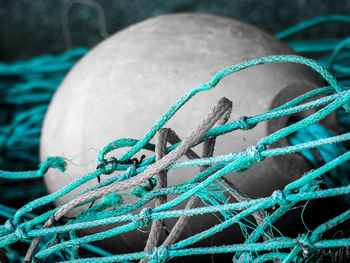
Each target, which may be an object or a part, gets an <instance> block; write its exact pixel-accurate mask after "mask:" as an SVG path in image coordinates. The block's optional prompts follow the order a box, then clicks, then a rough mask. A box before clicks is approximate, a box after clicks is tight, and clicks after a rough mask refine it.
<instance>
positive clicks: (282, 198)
mask: <svg viewBox="0 0 350 263" xmlns="http://www.w3.org/2000/svg"><path fill="white" fill-rule="evenodd" d="M271 197H272V199H273V200H275V201H277V203H278V204H279V205H288V204H289V203H290V202H289V201H288V200H287V197H286V195H285V193H284V192H283V191H280V190H276V191H274V192H273V193H272V195H271Z"/></svg>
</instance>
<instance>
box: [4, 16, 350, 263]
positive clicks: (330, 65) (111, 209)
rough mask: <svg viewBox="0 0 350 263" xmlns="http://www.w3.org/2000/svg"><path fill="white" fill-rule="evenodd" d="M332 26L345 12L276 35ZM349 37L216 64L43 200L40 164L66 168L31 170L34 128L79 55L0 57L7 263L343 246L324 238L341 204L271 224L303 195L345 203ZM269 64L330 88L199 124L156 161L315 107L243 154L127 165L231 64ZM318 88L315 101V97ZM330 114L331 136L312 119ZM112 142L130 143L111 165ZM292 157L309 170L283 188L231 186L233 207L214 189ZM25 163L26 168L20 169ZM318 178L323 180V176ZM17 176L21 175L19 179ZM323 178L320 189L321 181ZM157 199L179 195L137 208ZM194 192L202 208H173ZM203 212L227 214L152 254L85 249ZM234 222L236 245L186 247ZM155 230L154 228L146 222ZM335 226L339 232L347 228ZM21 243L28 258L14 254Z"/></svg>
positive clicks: (257, 258) (338, 221) (52, 161)
mask: <svg viewBox="0 0 350 263" xmlns="http://www.w3.org/2000/svg"><path fill="white" fill-rule="evenodd" d="M331 21H337V22H341V23H349V22H350V18H349V17H347V16H339V15H333V16H327V17H321V18H316V19H314V20H310V21H307V22H305V23H301V24H299V25H296V26H295V27H292V28H289V29H287V30H285V31H283V32H280V33H278V34H277V36H278V37H279V38H281V39H283V38H287V37H289V36H290V35H291V34H295V33H297V32H299V31H300V30H304V29H306V28H308V27H310V26H314V25H316V24H319V23H324V22H331ZM349 42H350V40H349V38H345V39H318V40H315V41H290V45H291V46H292V47H293V48H294V49H295V50H296V51H297V52H299V53H301V54H307V55H308V56H312V57H313V58H316V59H317V61H315V60H312V59H310V58H306V57H301V56H291V55H290V56H289V55H282V56H270V57H264V58H259V59H254V60H250V61H246V62H243V63H241V64H238V65H235V66H232V67H229V68H226V69H223V70H221V71H220V72H218V73H217V74H216V75H215V76H214V77H213V78H212V80H211V81H210V82H208V83H206V84H202V85H199V86H197V87H195V88H194V89H193V90H191V91H189V92H188V93H186V94H185V95H184V96H183V97H181V98H180V99H179V100H178V101H177V102H176V103H175V104H174V105H173V106H172V107H171V108H170V109H169V111H168V112H166V114H164V115H163V116H162V117H161V118H160V119H159V120H158V121H157V122H156V124H155V125H154V126H153V127H152V128H151V129H150V130H149V132H147V133H146V135H145V136H144V137H143V138H142V139H141V140H134V139H118V140H115V141H113V142H111V143H109V144H108V145H106V147H104V148H103V149H102V150H101V151H100V153H99V155H98V158H97V159H98V160H97V164H98V166H97V169H96V170H95V171H91V173H89V174H87V175H84V176H82V177H81V178H79V179H77V180H76V181H74V182H72V183H70V184H69V185H67V186H66V187H64V188H62V189H60V190H59V191H57V192H55V193H52V194H49V195H46V193H45V192H44V191H45V190H44V186H43V184H42V180H41V178H42V176H43V175H44V174H45V173H46V171H47V170H48V169H59V170H61V171H62V172H64V170H65V167H66V162H65V159H64V157H50V158H48V159H47V160H46V161H44V162H43V163H41V164H40V165H39V169H37V170H36V169H34V167H35V166H37V164H38V163H39V160H38V157H37V156H38V153H37V149H38V144H39V137H40V129H41V123H42V120H43V117H44V114H45V112H46V109H47V105H48V103H49V101H50V99H51V97H52V95H53V93H54V91H55V90H56V88H57V87H58V85H59V83H60V82H61V80H62V79H63V77H64V75H65V74H66V73H67V71H68V70H69V69H70V68H71V67H72V66H73V65H74V63H75V62H76V61H77V60H78V59H79V58H80V57H81V56H83V55H84V54H85V53H86V52H87V51H88V50H87V49H84V48H76V49H73V50H70V51H68V52H66V53H64V54H62V55H58V56H41V57H37V58H34V59H31V60H28V61H18V62H14V63H1V64H0V77H1V82H0V92H1V95H2V96H1V105H2V110H3V111H2V112H1V114H2V115H1V119H0V134H1V137H0V149H1V153H2V154H1V156H0V165H1V168H2V169H3V170H1V171H0V178H1V181H0V184H1V187H2V190H1V194H0V197H1V202H2V204H0V216H1V217H2V218H3V219H6V220H4V221H3V222H4V223H3V225H1V226H0V247H1V248H3V250H4V251H5V252H6V253H7V254H8V256H9V257H10V258H11V260H12V261H21V260H24V259H25V260H30V261H34V262H42V261H48V262H58V261H69V262H125V261H127V262H129V261H133V260H140V259H144V258H148V259H149V260H150V261H151V262H165V261H166V260H168V259H170V258H174V257H184V256H190V255H203V254H222V253H231V254H232V255H233V256H232V260H233V262H267V261H270V260H273V261H275V262H278V260H279V261H282V262H310V261H317V260H319V261H321V260H327V256H329V254H330V255H331V256H332V255H333V256H334V254H331V253H335V252H337V251H339V249H342V248H343V249H344V248H346V247H348V246H350V238H349V233H347V235H346V234H344V235H343V236H341V237H336V235H333V236H331V235H329V234H327V233H329V232H332V231H333V229H337V228H338V227H339V226H343V225H344V224H346V223H347V221H348V220H349V218H350V210H349V209H348V208H347V209H345V210H344V211H343V212H342V213H340V214H338V215H336V216H334V217H331V218H328V220H327V221H325V222H324V223H322V224H320V225H319V226H317V227H315V228H313V229H308V228H307V226H305V232H304V233H302V234H300V235H298V236H296V237H287V236H284V235H283V233H280V232H279V231H278V230H277V229H274V224H275V222H277V221H278V220H279V219H281V218H283V216H285V214H286V213H288V211H290V210H292V209H295V207H297V206H300V205H302V206H303V207H304V208H305V206H306V204H307V202H308V201H310V200H315V199H321V198H332V197H336V196H338V197H341V198H340V202H344V203H345V204H346V206H347V207H348V205H349V204H350V199H349V193H350V185H349V180H350V165H349V159H350V152H349V143H348V141H349V139H350V132H348V131H349V124H350V117H349V112H350V90H349V89H348V88H349V87H350V63H349V49H348V44H349ZM268 63H299V64H304V65H307V66H308V67H310V68H312V69H313V70H314V71H316V72H317V73H318V74H319V75H320V76H321V77H322V78H323V79H324V80H325V81H326V82H327V83H328V84H327V85H326V86H325V87H323V88H319V89H316V90H313V91H310V92H308V93H306V94H303V95H301V96H299V97H297V98H294V99H293V100H291V101H289V102H287V103H286V104H284V105H282V106H280V107H278V108H275V109H273V110H270V111H268V112H264V113H260V114H258V115H256V116H249V117H244V118H240V119H237V120H236V121H234V122H231V123H227V124H222V125H219V126H218V127H214V128H208V130H207V131H206V132H205V133H204V134H203V136H201V137H200V138H198V139H197V140H193V141H191V142H188V144H186V142H187V141H186V142H185V141H182V142H178V143H174V144H173V145H172V146H170V147H168V148H167V153H168V154H167V155H166V156H171V155H174V156H175V155H176V154H177V152H180V150H179V149H182V151H183V152H187V151H188V150H189V149H190V148H191V147H192V146H193V145H197V144H202V143H203V144H204V143H205V142H208V141H210V140H213V139H214V138H219V137H220V136H221V135H223V134H226V133H229V132H234V131H235V130H237V129H254V127H255V126H256V125H257V124H258V123H260V122H263V121H267V120H271V119H273V118H279V117H282V116H286V115H291V114H294V113H297V112H301V111H304V110H308V109H311V108H317V109H318V110H317V112H316V113H314V114H312V115H310V116H308V117H306V118H304V119H302V120H300V121H298V122H296V123H292V124H290V125H289V126H287V127H285V128H283V129H281V130H279V131H276V132H274V133H272V134H270V135H268V136H267V137H265V138H259V141H258V143H257V144H256V145H254V146H251V147H249V148H247V149H242V151H241V152H237V153H231V154H228V155H224V156H215V157H208V158H195V159H191V160H189V161H185V162H173V161H171V160H170V157H169V158H168V159H169V163H164V164H162V165H160V164H158V165H157V162H156V159H155V156H151V157H149V158H147V159H145V160H142V161H141V162H140V163H136V162H133V161H130V160H132V158H133V157H134V156H135V154H137V153H138V152H139V151H140V150H141V149H147V150H151V151H155V148H156V146H155V145H154V144H151V143H150V140H151V139H152V138H153V137H154V136H155V135H156V134H157V132H158V131H159V130H161V128H162V127H163V126H164V125H165V124H166V123H167V121H168V120H169V119H170V118H171V117H172V116H173V115H174V114H176V112H177V110H178V109H179V108H181V107H182V106H183V105H184V104H185V103H187V102H188V101H189V100H190V99H191V98H192V97H193V96H195V95H196V94H197V93H199V92H206V91H208V90H210V89H214V88H215V87H216V86H217V85H218V84H219V82H220V81H221V80H222V79H223V78H225V77H228V76H229V75H231V74H235V73H236V72H238V71H241V70H244V69H246V68H249V67H254V66H256V65H260V64H268ZM217 88H220V87H217ZM320 95H323V96H322V97H320ZM220 103H221V104H220ZM219 106H220V107H223V108H225V107H226V108H225V110H224V111H223V113H225V112H226V111H227V109H228V108H229V107H230V106H229V102H227V101H226V100H223V101H220V102H219ZM5 109H6V110H5ZM8 109H11V110H8ZM333 112H336V113H337V114H338V117H339V123H340V126H341V127H340V129H341V133H340V134H335V133H333V132H331V131H329V130H327V129H325V128H323V127H322V126H321V125H319V124H318V122H319V121H320V120H322V119H323V118H325V117H326V116H328V115H329V114H331V113H333ZM223 113H222V114H223ZM219 117H220V116H219ZM218 119H219V118H218ZM284 137H288V140H289V142H290V146H286V147H282V148H270V147H268V146H269V145H272V144H273V143H274V142H276V141H278V140H280V139H281V138H284ZM122 147H129V148H130V149H129V150H128V151H127V152H126V153H125V154H124V155H123V156H122V157H121V158H119V159H118V160H116V159H113V158H112V159H111V158H109V159H106V158H105V157H106V155H107V154H108V153H110V152H112V151H114V150H116V149H118V148H122ZM181 147H182V148H181ZM186 147H187V148H186ZM312 149H316V150H317V151H318V153H319V154H320V156H321V157H322V160H323V161H324V164H322V165H321V166H319V165H317V158H316V157H315V155H314V154H313V153H312ZM294 152H299V153H301V154H302V155H303V156H304V157H305V158H306V159H307V160H308V161H310V162H311V163H312V164H314V165H315V169H313V170H310V171H309V172H308V173H306V174H304V175H300V176H301V177H300V178H299V179H298V180H296V181H294V182H292V183H290V184H288V185H286V186H285V187H284V189H283V190H276V191H274V192H273V194H272V195H271V196H269V197H265V198H259V199H250V198H246V197H244V196H242V195H241V194H240V193H236V199H237V201H238V202H236V203H229V202H227V199H226V198H225V197H224V195H223V192H225V191H227V190H228V188H229V186H227V185H226V184H225V182H223V181H220V179H222V178H223V176H224V175H225V174H227V173H230V172H243V171H245V170H247V169H249V168H250V167H251V166H252V165H254V163H256V162H261V161H263V160H264V159H266V158H271V157H273V156H280V155H285V154H290V153H294ZM206 165H207V166H208V167H207V168H206V169H203V170H202V171H201V172H200V173H199V174H198V175H196V176H194V177H193V178H192V179H191V180H189V181H187V182H184V183H182V184H180V185H176V186H169V187H166V188H158V187H156V188H154V185H156V184H159V180H161V179H160V178H159V179H158V173H159V172H160V171H161V170H164V169H179V168H181V167H187V166H206ZM156 166H157V167H156ZM31 168H32V169H33V171H23V170H28V169H31ZM15 170H19V171H15ZM117 171H119V172H117ZM115 172H117V173H115ZM112 173H113V175H114V174H116V175H114V176H112V177H111V178H110V179H108V180H106V181H103V182H100V183H99V184H97V185H95V186H94V187H93V188H90V189H88V190H86V191H85V192H83V193H82V194H80V195H79V196H77V198H75V199H73V200H71V201H69V202H67V203H65V204H64V205H62V206H60V207H58V208H54V207H53V206H50V204H52V202H53V201H55V200H56V199H58V198H60V197H62V196H64V195H66V194H67V193H69V192H70V191H72V190H73V189H75V188H77V187H78V186H80V185H82V184H84V183H86V182H87V181H89V180H93V179H96V178H98V177H99V176H101V175H102V174H112ZM325 174H327V176H324V175H325ZM156 175H157V176H156ZM141 176H143V180H142V182H144V181H146V182H147V179H150V181H149V182H148V183H143V184H141V185H135V187H134V188H133V190H132V194H133V195H135V196H138V197H139V199H138V200H137V201H136V202H134V203H131V204H123V198H122V196H121V195H119V194H117V193H116V190H118V189H120V187H121V185H123V183H125V182H135V181H137V179H138V178H140V177H141ZM155 176H156V177H155ZM25 179H27V180H25ZM218 180H219V181H218ZM17 182H23V184H18V183H17ZM28 182H29V183H28ZM218 182H219V183H218ZM323 184H325V185H326V186H327V187H326V188H325V187H323ZM231 190H232V189H231ZM167 194H171V195H176V196H177V197H176V198H175V199H173V200H171V201H168V202H165V203H163V204H160V205H159V206H157V207H155V208H150V207H147V203H149V202H150V201H151V200H153V199H156V198H159V197H160V196H162V195H167ZM193 196H197V197H199V198H200V199H201V200H202V201H203V203H205V206H203V207H195V208H191V209H185V210H173V209H172V208H173V207H175V206H176V205H178V204H180V203H182V202H186V201H187V200H188V199H190V198H191V197H193ZM21 198H22V200H23V199H24V200H26V199H28V198H29V199H30V201H29V202H28V201H27V202H26V203H23V204H19V208H16V209H15V208H13V207H11V206H12V203H13V202H15V203H16V201H18V200H19V199H21ZM99 198H102V202H100V203H98V204H96V205H94V206H91V207H90V208H89V209H88V210H86V211H84V212H81V213H80V214H78V215H77V216H76V217H75V218H68V219H67V218H66V219H67V220H66V221H62V220H60V219H61V218H62V217H64V215H65V214H66V212H67V211H69V210H70V209H72V208H74V207H76V206H79V205H83V204H89V203H90V204H92V203H93V202H94V201H96V199H99ZM305 201H306V203H305ZM141 207H145V208H143V209H142V210H141V212H140V213H133V211H135V210H137V209H138V208H141ZM204 213H220V214H221V215H222V216H223V217H224V219H225V220H222V221H218V224H217V225H215V226H213V227H211V228H209V229H207V230H206V231H203V232H200V233H198V234H196V235H194V236H191V237H189V238H186V239H183V240H180V241H177V242H175V243H173V244H170V245H161V246H155V247H154V248H152V250H150V251H148V250H146V251H135V252H134V253H127V254H120V255H113V254H111V253H109V252H108V251H105V250H103V249H101V248H98V247H96V246H93V245H91V244H90V243H91V242H94V241H97V240H101V239H105V238H108V237H112V236H115V235H119V234H122V233H124V232H126V231H132V230H134V229H140V228H142V227H144V226H146V225H148V224H151V223H152V221H153V222H156V221H158V222H159V220H163V219H166V218H176V217H182V216H187V215H199V214H204ZM250 215H253V217H254V218H255V222H253V225H254V227H252V226H251V225H249V224H248V223H247V222H246V221H245V220H246V219H247V217H248V216H250ZM301 220H302V218H301ZM114 223H120V226H118V227H114V228H111V229H109V230H105V231H103V232H100V233H95V234H91V235H86V236H83V237H79V236H78V235H77V233H76V231H78V230H81V229H87V228H93V227H97V226H102V225H111V224H114ZM233 224H239V226H240V227H241V230H242V234H243V235H244V237H245V241H244V242H243V243H241V244H231V245H224V246H211V247H191V246H192V245H193V244H195V243H196V242H198V241H200V240H203V239H205V238H207V237H210V236H212V235H214V234H215V233H217V232H219V231H222V230H225V229H227V228H228V227H229V226H231V225H233ZM153 225H156V224H153V223H152V228H153ZM249 228H250V229H249ZM252 228H253V229H252ZM248 229H249V230H248ZM342 229H343V230H344V229H345V230H347V231H348V229H347V228H346V227H345V228H344V227H343V228H342ZM345 230H344V232H346V231H345ZM151 231H152V230H151ZM18 243H23V244H31V246H30V248H29V249H28V246H24V247H23V246H22V247H21V246H18ZM27 249H28V252H27V257H26V258H24V257H25V251H26V250H27ZM336 249H338V250H336Z"/></svg>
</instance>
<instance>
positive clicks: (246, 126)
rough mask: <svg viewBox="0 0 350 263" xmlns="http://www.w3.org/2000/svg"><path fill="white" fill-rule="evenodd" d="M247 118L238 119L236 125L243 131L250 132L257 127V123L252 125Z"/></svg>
mask: <svg viewBox="0 0 350 263" xmlns="http://www.w3.org/2000/svg"><path fill="white" fill-rule="evenodd" d="M247 119H248V117H247V116H241V117H239V118H238V119H237V121H236V123H237V125H238V127H239V128H240V129H241V130H250V129H253V128H254V127H255V126H256V123H254V124H251V123H248V122H247Z"/></svg>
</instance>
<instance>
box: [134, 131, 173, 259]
mask: <svg viewBox="0 0 350 263" xmlns="http://www.w3.org/2000/svg"><path fill="white" fill-rule="evenodd" d="M169 130H170V129H166V128H162V129H160V130H158V132H157V133H156V143H155V145H156V149H155V150H156V161H159V160H160V159H161V158H163V156H164V155H165V154H166V144H167V137H168V134H169ZM166 187H167V170H163V171H161V172H160V173H159V174H158V175H157V185H156V188H158V189H159V188H166ZM166 201H167V196H166V195H161V196H158V197H157V198H156V202H155V207H157V206H160V205H162V204H164V203H165V202H166ZM163 223H164V221H163V219H156V220H153V222H152V227H151V231H150V233H149V236H148V240H147V243H146V246H145V249H144V251H153V249H154V248H155V247H156V246H157V244H158V242H159V238H160V232H161V230H162V229H163ZM148 261H149V259H148V258H143V259H141V260H140V263H146V262H148Z"/></svg>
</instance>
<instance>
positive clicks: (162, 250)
mask: <svg viewBox="0 0 350 263" xmlns="http://www.w3.org/2000/svg"><path fill="white" fill-rule="evenodd" d="M168 257H169V247H168V246H160V247H155V248H154V250H153V252H152V254H151V255H150V257H149V259H150V262H152V263H153V262H154V263H156V262H157V263H164V262H165V261H166V260H167V259H168Z"/></svg>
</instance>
